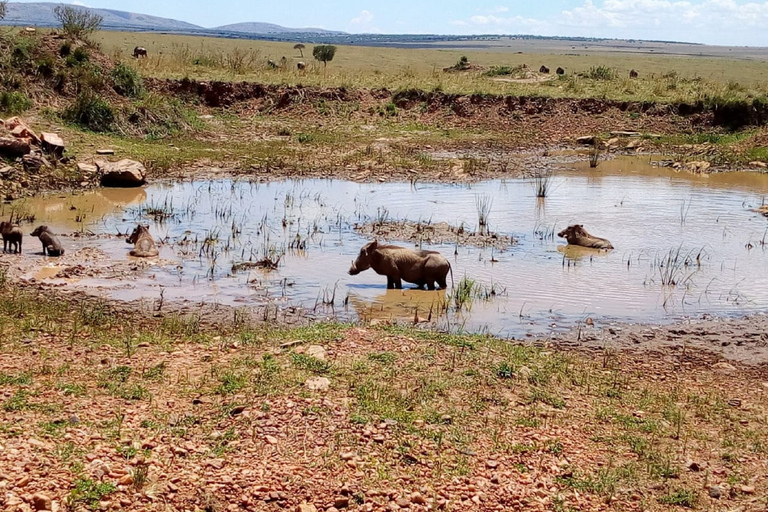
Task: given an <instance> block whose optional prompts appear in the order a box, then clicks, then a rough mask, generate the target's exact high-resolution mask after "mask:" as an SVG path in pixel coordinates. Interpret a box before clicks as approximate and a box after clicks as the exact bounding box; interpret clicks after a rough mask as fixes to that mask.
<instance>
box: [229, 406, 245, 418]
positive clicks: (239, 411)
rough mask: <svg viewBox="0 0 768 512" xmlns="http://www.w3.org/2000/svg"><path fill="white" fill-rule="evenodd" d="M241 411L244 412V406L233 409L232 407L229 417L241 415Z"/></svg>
mask: <svg viewBox="0 0 768 512" xmlns="http://www.w3.org/2000/svg"><path fill="white" fill-rule="evenodd" d="M243 411H245V406H244V405H237V406H235V407H233V408H232V409H230V410H229V415H230V416H237V415H239V414H243Z"/></svg>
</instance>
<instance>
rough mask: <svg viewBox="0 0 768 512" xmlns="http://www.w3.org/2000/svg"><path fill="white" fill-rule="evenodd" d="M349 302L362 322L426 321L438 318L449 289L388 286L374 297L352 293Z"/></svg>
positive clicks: (443, 307)
mask: <svg viewBox="0 0 768 512" xmlns="http://www.w3.org/2000/svg"><path fill="white" fill-rule="evenodd" d="M349 304H350V305H351V306H352V308H354V310H355V313H356V315H357V317H358V318H359V319H360V320H361V321H363V322H370V321H372V320H379V321H384V322H390V321H405V322H413V323H424V322H431V321H436V320H437V319H438V318H439V317H440V315H441V314H442V311H443V310H444V309H445V305H446V291H445V290H435V291H425V290H413V289H411V290H387V291H386V292H385V293H382V294H379V295H377V296H376V297H374V298H373V299H364V298H363V297H361V296H359V295H357V294H350V296H349Z"/></svg>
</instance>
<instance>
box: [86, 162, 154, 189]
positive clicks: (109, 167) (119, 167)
mask: <svg viewBox="0 0 768 512" xmlns="http://www.w3.org/2000/svg"><path fill="white" fill-rule="evenodd" d="M97 166H98V169H99V172H101V173H102V176H101V185H102V186H103V187H140V186H141V185H143V184H144V183H146V181H147V169H146V168H145V167H144V165H142V164H141V162H137V161H135V160H128V159H127V158H126V159H123V160H120V161H119V162H100V163H97Z"/></svg>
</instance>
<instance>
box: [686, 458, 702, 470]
mask: <svg viewBox="0 0 768 512" xmlns="http://www.w3.org/2000/svg"><path fill="white" fill-rule="evenodd" d="M688 470H689V471H694V472H699V471H701V466H700V465H699V463H698V462H693V461H691V462H689V463H688Z"/></svg>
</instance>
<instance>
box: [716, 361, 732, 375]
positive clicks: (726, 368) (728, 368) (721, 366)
mask: <svg viewBox="0 0 768 512" xmlns="http://www.w3.org/2000/svg"><path fill="white" fill-rule="evenodd" d="M712 368H713V369H714V370H719V371H721V372H726V373H727V372H735V371H736V367H735V366H733V365H732V364H729V363H723V362H720V363H715V364H713V365H712Z"/></svg>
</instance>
